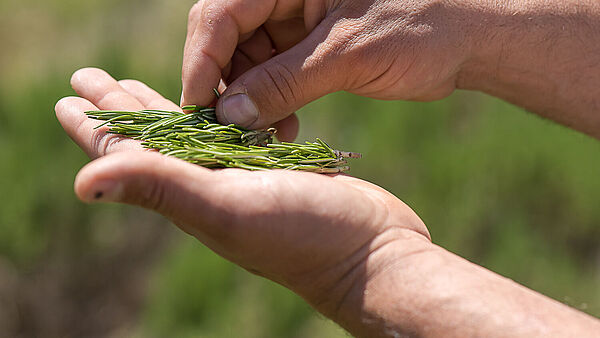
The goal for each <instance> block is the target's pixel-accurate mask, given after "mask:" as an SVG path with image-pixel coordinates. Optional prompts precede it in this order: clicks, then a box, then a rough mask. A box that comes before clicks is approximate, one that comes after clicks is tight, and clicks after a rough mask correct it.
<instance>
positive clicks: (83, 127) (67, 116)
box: [55, 97, 143, 158]
mask: <svg viewBox="0 0 600 338" xmlns="http://www.w3.org/2000/svg"><path fill="white" fill-rule="evenodd" d="M55 110H56V117H57V118H58V121H59V122H60V124H61V125H62V127H63V128H64V130H65V131H66V133H67V135H69V137H71V139H73V141H75V143H77V145H78V146H79V147H80V148H81V149H82V150H83V151H84V152H85V153H86V154H87V155H88V156H89V157H91V158H96V157H99V156H103V155H105V154H107V153H109V152H115V151H125V150H142V149H143V148H142V146H141V144H140V143H139V142H137V141H135V140H132V139H130V138H124V137H120V136H118V135H115V134H107V133H106V129H107V128H106V127H103V128H100V129H94V128H95V127H96V126H98V125H99V124H101V123H102V121H96V120H92V119H90V118H88V117H87V116H86V115H85V113H84V112H86V111H89V110H98V107H96V106H95V105H93V104H92V103H91V102H90V101H88V100H86V99H84V98H81V97H65V98H63V99H61V100H60V101H58V103H57V104H56V107H55Z"/></svg>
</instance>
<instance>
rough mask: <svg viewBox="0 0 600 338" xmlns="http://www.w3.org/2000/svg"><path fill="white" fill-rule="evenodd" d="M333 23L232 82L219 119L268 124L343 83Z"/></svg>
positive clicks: (220, 105)
mask: <svg viewBox="0 0 600 338" xmlns="http://www.w3.org/2000/svg"><path fill="white" fill-rule="evenodd" d="M330 30H331V25H329V24H327V23H326V22H322V23H321V24H320V25H319V26H317V27H316V28H315V29H314V30H313V31H312V32H311V34H310V35H309V36H308V37H306V38H305V39H304V40H303V41H301V42H300V43H299V44H297V45H296V46H294V47H292V48H291V49H288V50H287V51H285V52H283V53H282V54H279V55H277V56H275V57H273V58H271V59H269V60H268V61H266V62H264V63H262V64H260V65H258V66H255V67H254V68H252V69H250V70H248V71H247V72H246V73H244V74H242V75H241V76H240V77H238V78H237V79H236V80H235V81H234V82H233V83H231V84H229V86H228V88H227V90H226V91H225V92H224V93H223V95H222V97H221V98H220V100H219V102H218V103H217V118H218V119H219V120H220V121H221V122H222V123H225V124H228V123H235V124H238V125H241V126H243V127H247V128H250V129H257V128H264V127H267V126H269V125H271V124H272V123H274V122H277V121H280V120H282V119H284V118H285V117H287V116H289V115H291V114H292V113H293V112H295V111H296V110H297V109H299V108H300V107H302V106H304V105H305V104H307V103H309V102H311V101H314V100H316V99H318V98H319V97H321V96H323V95H325V94H329V93H331V92H334V91H337V90H340V89H341V88H342V86H343V85H342V83H343V80H344V79H342V78H340V76H343V72H340V71H339V70H338V71H337V72H336V68H337V67H336V64H335V63H338V62H339V61H337V59H336V58H335V57H332V55H330V53H329V47H328V46H330V44H328V43H327V37H328V35H329V32H330Z"/></svg>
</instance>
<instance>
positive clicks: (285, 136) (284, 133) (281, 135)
mask: <svg viewBox="0 0 600 338" xmlns="http://www.w3.org/2000/svg"><path fill="white" fill-rule="evenodd" d="M273 127H274V128H275V129H277V134H275V136H277V139H278V140H279V141H281V142H293V141H294V140H295V139H296V137H297V136H298V129H299V128H300V123H299V121H298V116H296V114H292V115H290V116H288V117H286V118H284V119H283V120H281V121H278V122H275V123H274V124H273Z"/></svg>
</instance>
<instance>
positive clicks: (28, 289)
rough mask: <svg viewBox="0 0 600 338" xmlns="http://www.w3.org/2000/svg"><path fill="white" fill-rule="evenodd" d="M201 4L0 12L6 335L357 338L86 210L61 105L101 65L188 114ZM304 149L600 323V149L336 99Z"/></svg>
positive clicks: (480, 111)
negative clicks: (185, 89)
mask: <svg viewBox="0 0 600 338" xmlns="http://www.w3.org/2000/svg"><path fill="white" fill-rule="evenodd" d="M191 5H192V1H189V2H175V1H158V0H146V1H141V0H137V1H126V2H124V1H116V0H103V1H99V0H97V1H74V0H60V1H59V0H54V1H41V0H37V1H27V2H20V1H2V2H0V41H2V46H3V48H2V49H1V50H0V74H1V76H0V192H1V194H0V255H1V259H0V331H1V332H8V333H11V335H23V336H25V335H38V336H39V335H45V336H52V335H76V336H82V335H92V334H94V335H113V336H123V335H125V336H130V335H139V336H156V337H159V336H165V335H176V336H183V337H185V336H190V337H191V336H194V337H198V336H201V337H202V336H206V337H221V336H222V337H231V336H242V337H269V336H272V337H281V336H289V337H314V336H327V337H332V336H344V333H343V331H341V330H340V329H338V328H337V327H336V326H334V325H333V324H331V323H330V322H328V321H326V320H324V319H322V318H321V317H319V316H318V315H317V314H315V313H314V312H313V311H312V310H311V309H310V308H309V307H308V306H307V305H306V304H304V303H303V302H302V300H301V299H299V298H298V297H296V296H295V295H293V294H291V293H290V292H288V291H287V290H285V289H283V288H282V287H280V286H277V285H274V284H273V283H270V282H268V281H265V280H263V279H261V278H258V277H255V276H252V275H250V274H249V273H247V272H245V271H244V270H242V269H239V268H237V267H235V266H233V265H232V264H230V263H229V262H226V261H224V260H223V259H221V258H219V257H217V256H216V255H214V254H213V253H212V252H210V251H209V250H207V249H206V248H204V247H203V246H202V245H201V244H200V243H198V242H197V241H195V240H194V239H191V238H189V237H187V236H186V235H184V234H182V233H181V232H179V231H178V230H176V229H175V228H174V227H173V226H171V225H169V224H168V222H166V221H165V220H163V219H162V218H161V217H160V216H157V215H154V214H152V213H149V212H145V211H142V210H139V209H136V208H128V207H119V206H113V205H111V206H86V205H83V204H81V203H80V202H78V201H77V200H76V199H75V196H74V194H73V192H72V182H73V179H74V176H75V174H76V172H77V170H78V169H79V168H80V167H81V166H83V165H84V164H85V163H86V162H87V159H86V158H85V156H84V155H83V154H82V152H81V151H80V150H78V149H77V147H76V146H75V145H74V144H73V143H72V142H71V141H70V140H69V139H68V138H67V136H66V135H65V134H64V133H63V132H62V129H61V127H60V126H59V124H58V122H57V121H56V119H55V117H54V113H53V106H54V103H55V102H56V101H57V100H58V99H59V98H60V97H62V96H65V95H72V91H71V90H70V89H69V84H68V79H69V77H70V75H71V73H72V72H73V71H74V70H76V69H77V68H80V67H84V66H98V67H101V68H104V69H106V70H107V71H109V72H110V73H111V74H113V75H114V76H115V77H117V78H136V79H140V80H142V81H144V82H147V83H148V84H149V85H151V86H152V87H154V88H156V89H157V90H158V91H159V92H161V93H163V94H164V95H165V96H167V97H169V98H171V99H174V100H178V98H179V93H180V81H179V74H180V67H181V54H182V46H183V42H184V37H185V27H186V18H187V10H188V7H190V6H191ZM299 116H300V120H301V128H302V129H301V135H300V137H299V139H300V140H304V139H314V138H315V137H323V138H324V139H326V140H327V141H328V142H329V143H330V144H332V145H333V146H335V147H337V148H343V149H348V150H352V151H358V152H361V153H363V155H364V158H363V159H362V160H359V161H354V162H353V163H352V166H353V170H352V174H354V175H356V176H359V177H361V178H364V179H367V180H369V181H371V182H374V183H376V184H378V185H381V186H383V187H384V188H386V189H388V190H390V191H391V192H393V193H394V194H396V195H397V196H398V197H399V198H401V199H403V200H404V201H405V202H407V203H408V204H409V205H411V206H412V207H413V208H414V209H415V210H416V211H417V213H418V214H419V215H420V216H421V217H422V218H423V220H424V221H425V223H426V224H427V225H428V226H429V229H430V231H431V233H432V236H433V238H434V241H435V242H436V243H437V244H439V245H441V246H444V247H446V248H447V249H449V250H451V251H453V252H456V253H458V254H460V255H462V256H463V257H465V258H468V259H470V260H472V261H474V262H476V263H479V264H482V265H484V266H486V267H487V268H490V269H492V270H494V271H496V272H498V273H501V274H503V275H505V276H507V277H509V278H512V279H515V280H516V281H518V282H520V283H523V284H525V285H527V286H528V287H531V288H533V289H535V290H538V291H540V292H542V293H545V294H547V295H549V296H551V297H553V298H555V299H557V300H559V301H564V302H566V303H568V304H570V305H571V306H574V307H576V308H580V309H582V310H585V311H587V312H589V313H591V314H594V315H596V316H598V315H600V292H599V289H598V285H600V207H598V201H600V179H599V178H598V172H600V143H598V142H597V141H596V140H593V139H591V138H588V137H586V136H584V135H581V134H578V133H576V132H573V131H570V130H568V129H566V128H563V127H560V126H557V125H554V124H552V123H550V122H547V121H544V120H541V119H539V118H537V117H536V116H534V115H531V114H528V113H525V112H523V111H522V110H520V109H518V108H515V107H513V106H511V105H508V104H506V103H503V102H500V101H498V100H495V99H492V98H489V97H486V96H484V95H480V94H475V93H457V94H455V95H453V96H452V97H450V98H449V99H446V100H443V101H440V102H435V103H407V102H381V101H375V100H369V99H364V98H360V97H356V96H352V95H349V94H343V93H341V94H335V95H330V96H327V97H325V98H323V99H321V100H319V101H317V102H315V103H313V104H310V105H309V106H307V107H306V108H304V109H302V111H301V112H299Z"/></svg>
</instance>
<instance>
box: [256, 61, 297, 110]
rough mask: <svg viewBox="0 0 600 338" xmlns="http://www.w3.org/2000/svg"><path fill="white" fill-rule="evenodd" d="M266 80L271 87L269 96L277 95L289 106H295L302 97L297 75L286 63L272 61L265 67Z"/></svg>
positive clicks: (267, 86)
mask: <svg viewBox="0 0 600 338" xmlns="http://www.w3.org/2000/svg"><path fill="white" fill-rule="evenodd" d="M262 69H263V72H264V81H265V84H266V86H264V87H263V88H269V91H270V92H269V93H266V94H267V95H269V96H272V95H277V96H279V97H280V98H281V101H282V103H284V104H285V105H286V106H287V107H291V106H292V107H293V106H295V104H296V103H297V102H298V98H299V97H301V95H302V93H301V86H299V85H298V82H297V79H296V76H295V75H294V73H293V72H292V71H291V70H290V69H289V67H287V66H286V65H285V64H283V63H281V62H278V61H272V62H270V63H269V64H268V65H265V66H264V67H263V68H262Z"/></svg>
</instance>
